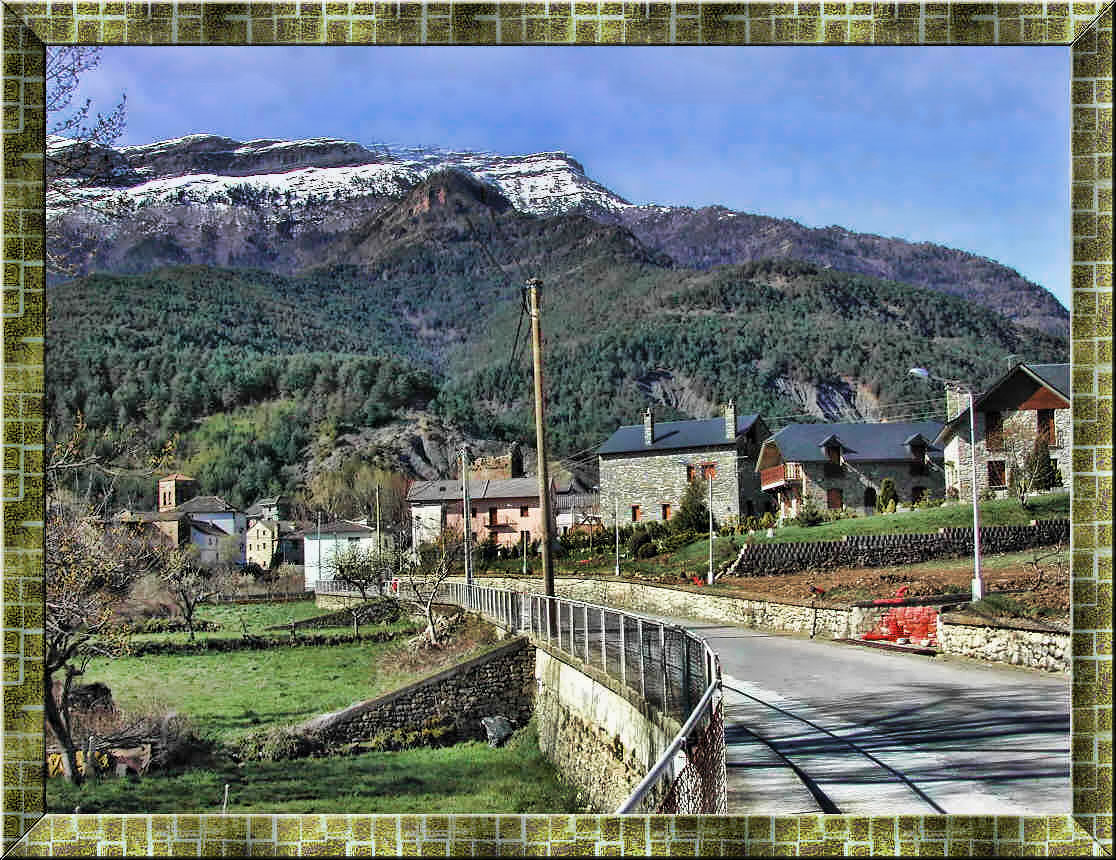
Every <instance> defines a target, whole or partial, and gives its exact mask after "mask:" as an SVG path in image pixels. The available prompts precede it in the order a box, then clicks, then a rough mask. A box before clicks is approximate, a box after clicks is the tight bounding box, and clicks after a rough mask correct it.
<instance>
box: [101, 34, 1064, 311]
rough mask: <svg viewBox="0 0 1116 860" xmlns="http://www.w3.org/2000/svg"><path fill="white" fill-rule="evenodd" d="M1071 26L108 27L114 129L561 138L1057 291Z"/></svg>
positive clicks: (598, 174) (104, 99)
mask: <svg viewBox="0 0 1116 860" xmlns="http://www.w3.org/2000/svg"><path fill="white" fill-rule="evenodd" d="M1069 73H1070V58H1069V50H1068V48H1061V47H1029V48H1003V47H1001V48H948V47H940V48H938V47H934V48H897V47H888V48H874V49H873V48H842V47H820V48H805V47H804V48H793V47H770V48H769V47H756V48H735V47H711V48H706V47H682V48H637V47H632V48H596V47H589V46H586V47H565V48H557V47H556V48H534V47H524V48H506V47H505V48H473V47H462V48H421V47H418V48H412V47H371V48H361V47H344V48H310V47H308V48H287V47H266V48H141V47H136V48H106V49H104V52H103V54H102V62H101V66H100V68H99V69H97V70H96V71H95V72H90V73H88V75H87V77H86V80H85V82H84V84H83V94H84V95H87V96H89V97H91V98H93V100H94V104H95V107H99V108H101V109H108V108H109V107H111V106H112V104H114V103H115V100H117V99H118V98H119V94H120V92H121V91H123V92H126V93H127V96H128V110H129V115H128V129H127V133H126V136H125V138H124V139H123V140H122V141H121V142H122V143H132V144H135V143H150V142H151V141H154V140H162V139H166V138H171V137H179V136H182V135H186V134H193V133H197V132H210V133H214V134H220V135H225V136H228V137H232V138H237V139H240V140H247V139H251V138H262V137H278V138H300V137H337V138H344V139H348V140H355V141H357V142H359V143H362V144H365V145H368V144H372V143H379V142H386V143H396V144H436V145H440V146H446V147H450V148H455V149H483V150H490V151H494V152H499V153H505V154H520V153H526V152H539V151H544V150H556V149H561V150H565V151H566V152H568V153H570V154H571V155H573V156H574V157H575V158H577V159H578V160H579V161H580V162H581V163H582V164H583V165H584V167H585V170H586V173H587V174H588V175H589V176H590V177H592V178H593V179H596V180H597V181H599V182H601V183H602V184H604V185H606V186H608V187H609V188H611V189H612V190H613V191H615V192H617V193H618V194H620V195H621V196H623V197H625V198H627V199H628V200H631V201H632V202H635V203H666V204H675V205H688V206H704V205H710V204H721V205H724V206H727V207H729V208H730V209H735V210H739V211H746V212H755V213H760V214H765V215H773V216H776V217H784V218H793V219H794V220H796V221H799V222H801V223H803V224H806V225H808V226H814V227H823V226H827V225H830V224H838V225H840V226H842V227H846V228H848V229H850V230H855V231H859V232H866V233H878V234H881V235H885V236H898V237H901V238H904V239H909V240H912V241H930V242H939V243H941V244H943V245H948V246H950V247H955V248H960V249H963V250H966V251H970V252H973V253H977V254H981V255H984V256H987V257H991V258H992V259H995V260H997V261H999V262H1001V263H1003V264H1005V265H1007V266H1010V267H1012V268H1014V269H1016V270H1017V271H1019V272H1020V273H1021V274H1022V275H1024V276H1025V277H1027V278H1029V279H1030V280H1032V281H1035V282H1036V283H1039V284H1041V285H1042V286H1044V287H1046V288H1047V289H1049V290H1050V291H1051V292H1053V293H1054V295H1055V296H1057V297H1058V299H1059V300H1060V301H1061V302H1062V304H1064V305H1066V306H1067V307H1068V306H1069V280H1070V277H1069V275H1070V257H1071V243H1070V237H1069V217H1070V209H1069V206H1070V194H1069V155H1068V153H1069V113H1070V112H1069V86H1070V84H1069Z"/></svg>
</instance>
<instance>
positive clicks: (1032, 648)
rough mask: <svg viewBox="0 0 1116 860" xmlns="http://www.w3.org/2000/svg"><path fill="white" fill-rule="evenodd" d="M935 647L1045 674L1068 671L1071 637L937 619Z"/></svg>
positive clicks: (945, 651)
mask: <svg viewBox="0 0 1116 860" xmlns="http://www.w3.org/2000/svg"><path fill="white" fill-rule="evenodd" d="M938 643H939V645H940V647H941V649H942V651H943V652H944V653H948V654H959V655H962V656H965V657H975V658H976V659H978V660H993V661H997V662H1001V663H1011V664H1012V665H1013V666H1027V667H1029V668H1031V669H1043V670H1045V671H1047V672H1069V671H1070V634H1069V633H1058V632H1054V631H1049V630H1032V629H1027V628H1024V627H1022V626H1020V627H1006V626H1002V625H1000V626H996V627H993V626H990V625H986V624H981V623H979V622H976V621H965V620H962V619H958V618H952V619H951V618H950V615H949V614H948V613H947V614H944V615H939V616H938Z"/></svg>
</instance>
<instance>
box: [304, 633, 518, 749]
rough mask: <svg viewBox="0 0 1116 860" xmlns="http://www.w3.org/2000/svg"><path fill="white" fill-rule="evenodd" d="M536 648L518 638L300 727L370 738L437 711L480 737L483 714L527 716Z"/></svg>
mask: <svg viewBox="0 0 1116 860" xmlns="http://www.w3.org/2000/svg"><path fill="white" fill-rule="evenodd" d="M534 673H535V649H534V647H533V646H531V645H530V644H529V643H528V641H527V640H526V639H524V638H522V637H520V638H517V639H514V640H512V641H511V642H509V643H507V644H506V645H501V646H500V647H498V648H496V649H494V650H492V651H489V652H488V653H487V654H482V655H481V656H479V657H474V658H473V659H472V660H468V661H466V662H465V663H461V664H460V665H457V666H453V667H452V668H450V669H447V670H445V671H443V672H439V673H438V674H437V675H434V676H433V677H430V678H426V679H424V680H422V681H417V682H415V683H414V684H410V685H409V686H407V687H404V688H403V689H401V690H396V691H394V692H392V693H389V694H387V695H386V696H380V697H379V698H377V699H370V700H369V701H366V702H359V703H357V704H355V705H350V706H349V707H348V708H345V709H343V710H341V711H337V712H334V713H332V714H325V715H323V716H321V717H316V718H314V719H313V720H310V721H309V722H307V723H304V724H303V725H302V726H301V728H302V730H304V731H307V732H313V733H315V734H316V735H318V737H320V738H321V739H322V741H324V742H325V743H326V744H327V745H329V746H334V745H342V744H346V743H353V742H357V741H369V740H372V739H373V738H374V737H376V736H377V735H381V734H384V733H386V732H392V731H395V730H396V729H403V730H405V731H415V730H417V729H420V728H422V726H423V723H424V722H426V721H427V720H428V719H430V718H432V717H438V716H439V715H441V716H443V717H445V718H447V719H448V720H450V721H451V722H452V723H453V727H454V733H455V735H456V737H457V738H458V739H460V740H471V739H476V740H484V739H485V737H486V733H485V730H484V726H483V725H482V723H481V718H482V717H491V716H495V715H497V714H499V715H503V716H505V717H507V718H508V719H509V720H511V721H512V722H513V723H514V724H515V725H516V727H517V728H518V727H520V726H523V725H525V724H526V723H527V721H528V720H530V718H531V713H532V709H533V707H534V693H535V678H534Z"/></svg>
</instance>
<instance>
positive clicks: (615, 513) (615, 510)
mask: <svg viewBox="0 0 1116 860" xmlns="http://www.w3.org/2000/svg"><path fill="white" fill-rule="evenodd" d="M612 527H613V529H615V531H616V578H617V579H619V578H620V498H619V497H618V496H614V497H613V499H612Z"/></svg>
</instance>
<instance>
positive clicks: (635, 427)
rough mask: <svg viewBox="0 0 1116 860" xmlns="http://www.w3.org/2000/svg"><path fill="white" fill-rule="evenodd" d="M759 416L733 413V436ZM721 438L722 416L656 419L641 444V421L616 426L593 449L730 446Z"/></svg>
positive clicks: (608, 451) (628, 450)
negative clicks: (649, 436)
mask: <svg viewBox="0 0 1116 860" xmlns="http://www.w3.org/2000/svg"><path fill="white" fill-rule="evenodd" d="M757 420H759V415H738V416H736V435H737V436H739V435H740V434H741V433H747V432H748V430H749V428H750V427H751V426H752V425H753V424H755V423H756V421H757ZM733 444H735V443H734V442H730V441H729V440H728V439H726V438H725V419H724V418H721V417H717V418H699V419H694V420H691V421H656V422H655V441H653V442H652V443H651V444H650V445H644V444H643V424H628V425H624V426H623V427H620V428H618V429H617V430H616V432H615V433H613V434H612V435H611V436H609V437H608V439H606V440H605V441H604V444H602V445H601V447H599V448H598V449H597V453H598V454H635V453H640V452H645V451H673V450H675V449H677V448H713V447H716V446H718V445H726V446H727V445H733Z"/></svg>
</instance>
